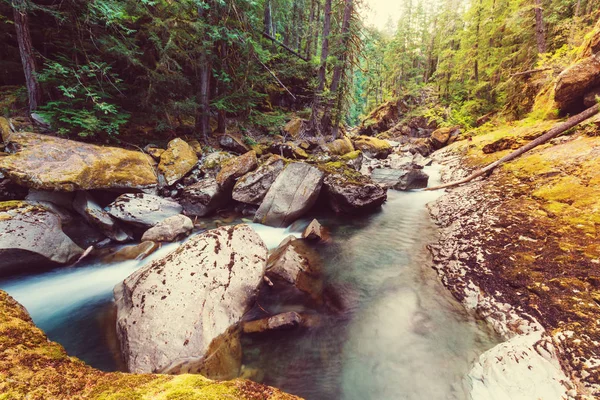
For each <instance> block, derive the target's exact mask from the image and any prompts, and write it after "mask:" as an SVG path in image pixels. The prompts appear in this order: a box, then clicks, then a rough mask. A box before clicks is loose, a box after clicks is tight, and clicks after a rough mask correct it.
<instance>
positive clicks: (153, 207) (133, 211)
mask: <svg viewBox="0 0 600 400" xmlns="http://www.w3.org/2000/svg"><path fill="white" fill-rule="evenodd" d="M106 211H108V213H109V214H110V215H112V216H113V217H115V218H117V219H119V220H121V221H123V222H127V223H130V224H133V225H136V226H140V227H146V228H149V227H152V226H154V225H156V224H158V223H159V222H161V221H164V220H165V219H167V218H169V217H172V216H173V215H178V214H181V212H182V211H183V207H182V206H181V205H180V204H179V203H177V202H175V201H173V200H169V199H165V198H162V197H158V196H154V195H151V194H145V193H126V194H122V195H121V196H119V197H117V199H116V200H115V201H114V202H112V203H111V204H109V205H108V207H106Z"/></svg>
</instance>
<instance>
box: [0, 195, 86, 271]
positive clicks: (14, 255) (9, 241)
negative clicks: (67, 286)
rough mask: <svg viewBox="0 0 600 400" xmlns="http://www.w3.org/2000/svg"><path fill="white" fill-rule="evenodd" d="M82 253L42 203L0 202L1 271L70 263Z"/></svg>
mask: <svg viewBox="0 0 600 400" xmlns="http://www.w3.org/2000/svg"><path fill="white" fill-rule="evenodd" d="M82 253H83V250H82V249H81V248H80V247H79V246H77V245H76V244H75V243H74V242H73V241H72V240H71V239H70V238H69V237H68V236H67V235H65V234H64V232H63V231H62V224H61V219H60V217H59V216H58V215H56V214H55V213H53V212H52V211H50V210H48V209H47V208H45V207H43V206H42V205H40V204H35V203H28V202H21V201H18V202H16V201H15V202H5V203H0V274H1V275H6V274H10V273H17V272H27V271H30V270H31V269H33V268H36V267H39V266H41V265H44V264H46V266H51V265H52V264H68V263H69V262H71V261H74V260H75V259H77V257H79V256H80V255H81V254H82Z"/></svg>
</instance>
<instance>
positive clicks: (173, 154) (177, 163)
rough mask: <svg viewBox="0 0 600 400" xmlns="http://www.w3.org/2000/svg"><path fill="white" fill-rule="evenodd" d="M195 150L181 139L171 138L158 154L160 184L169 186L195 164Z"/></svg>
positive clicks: (196, 160) (196, 157)
mask: <svg viewBox="0 0 600 400" xmlns="http://www.w3.org/2000/svg"><path fill="white" fill-rule="evenodd" d="M197 162H198V156H197V155H196V151H195V150H194V149H193V148H192V147H191V146H190V145H189V144H187V143H186V142H185V141H184V140H182V139H179V138H177V139H173V140H171V141H170V142H169V145H168V147H167V150H165V151H164V152H163V153H162V154H161V156H160V163H159V164H158V174H159V175H158V180H159V183H160V184H161V185H163V186H164V185H166V186H171V185H173V184H174V183H175V182H177V181H178V180H180V179H181V178H183V177H184V176H185V175H186V174H187V173H188V172H190V171H191V170H192V168H194V167H195V166H196V163H197Z"/></svg>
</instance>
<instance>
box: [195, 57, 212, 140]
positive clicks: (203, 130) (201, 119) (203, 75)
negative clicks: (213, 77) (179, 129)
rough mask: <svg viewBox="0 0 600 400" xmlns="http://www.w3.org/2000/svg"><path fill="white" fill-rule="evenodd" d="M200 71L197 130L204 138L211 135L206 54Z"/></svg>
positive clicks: (208, 66)
mask: <svg viewBox="0 0 600 400" xmlns="http://www.w3.org/2000/svg"><path fill="white" fill-rule="evenodd" d="M201 63H202V65H201V67H200V73H199V77H198V79H199V81H200V87H199V90H198V109H197V110H196V132H198V133H200V134H201V135H202V138H203V139H204V140H207V139H208V136H209V135H210V70H211V68H210V64H209V62H208V60H207V58H206V56H203V57H202V60H201Z"/></svg>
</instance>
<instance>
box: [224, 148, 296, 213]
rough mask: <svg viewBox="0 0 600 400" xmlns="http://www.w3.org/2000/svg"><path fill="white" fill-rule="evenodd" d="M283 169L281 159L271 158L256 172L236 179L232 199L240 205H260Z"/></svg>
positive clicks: (283, 163) (283, 165) (277, 157)
mask: <svg viewBox="0 0 600 400" xmlns="http://www.w3.org/2000/svg"><path fill="white" fill-rule="evenodd" d="M284 167H285V162H284V160H283V159H282V158H281V157H279V156H275V155H273V156H271V158H269V159H268V160H267V161H266V162H265V163H264V164H263V165H261V166H260V167H258V168H257V169H256V171H252V172H249V173H247V174H246V175H244V176H242V177H241V178H240V179H238V181H237V182H236V184H235V186H234V188H233V193H232V198H233V199H234V200H236V201H239V202H241V203H247V204H254V205H260V203H261V201H262V200H263V199H264V198H265V196H266V195H267V192H268V191H269V189H270V188H271V185H272V184H273V182H275V179H277V177H278V176H279V174H280V173H281V171H283V168H284Z"/></svg>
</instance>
